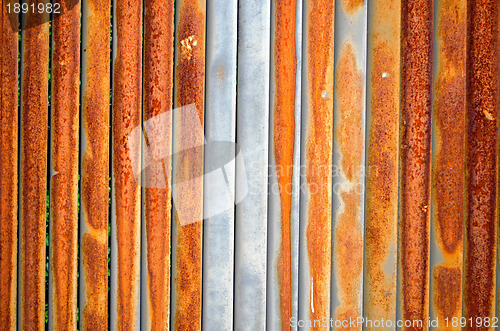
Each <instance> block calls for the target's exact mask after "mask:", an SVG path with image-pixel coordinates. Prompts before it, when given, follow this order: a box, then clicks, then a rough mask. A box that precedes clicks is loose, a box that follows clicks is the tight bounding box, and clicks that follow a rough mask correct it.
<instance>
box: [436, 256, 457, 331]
mask: <svg viewBox="0 0 500 331" xmlns="http://www.w3.org/2000/svg"><path fill="white" fill-rule="evenodd" d="M433 278H434V282H435V283H436V289H438V291H436V293H435V297H434V304H435V305H436V308H437V311H438V312H439V316H438V318H439V319H440V320H441V321H444V318H448V320H449V321H452V318H453V317H455V316H456V317H457V318H460V317H461V311H462V305H461V304H457V303H461V302H462V300H461V298H462V269H461V268H453V267H452V268H448V267H446V266H438V267H436V268H435V269H434V272H433ZM443 324H444V323H442V326H441V327H440V329H447V328H445V327H444V325H443ZM450 324H451V323H450ZM449 329H453V328H449ZM455 329H460V328H455Z"/></svg>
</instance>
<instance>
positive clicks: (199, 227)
mask: <svg viewBox="0 0 500 331" xmlns="http://www.w3.org/2000/svg"><path fill="white" fill-rule="evenodd" d="M176 11H177V13H178V15H176V25H177V26H176V28H177V30H176V38H175V40H176V43H175V47H176V59H175V65H176V66H175V70H176V72H175V101H174V103H175V107H176V108H178V107H182V106H188V105H190V104H194V105H195V106H196V111H197V113H196V115H197V117H198V118H199V123H200V124H201V127H202V128H203V126H204V97H205V95H204V90H205V24H206V2H205V0H194V1H188V0H181V1H179V2H177V4H176ZM193 124H194V123H191V122H190V121H189V119H188V118H186V117H184V116H182V115H181V114H179V116H178V117H174V126H175V129H174V130H175V131H176V134H175V137H176V138H174V144H176V146H178V147H179V146H180V147H182V146H185V145H186V144H190V143H192V142H195V143H197V144H203V139H204V137H203V133H202V132H198V131H196V130H193V127H192V125H193ZM174 164H175V165H174V185H177V183H176V182H177V181H181V180H182V178H183V177H186V175H189V174H201V173H202V169H203V153H202V150H198V151H197V152H195V153H191V154H190V155H188V156H187V157H179V158H178V159H177V160H174ZM202 179H203V178H202V177H197V178H196V179H194V180H193V181H192V182H191V185H188V186H189V187H188V188H183V187H182V185H179V186H178V187H177V190H176V189H174V191H173V195H174V204H176V206H175V212H174V220H173V222H174V224H173V233H172V235H173V240H174V241H173V243H175V244H173V245H172V250H175V254H174V255H173V261H172V266H173V271H172V273H173V278H172V279H173V284H172V296H173V297H172V305H173V306H172V315H173V316H172V326H171V327H172V329H174V330H200V329H201V294H202V291H201V284H202V279H201V275H202V237H203V233H202V231H203V222H202V219H203V180H202ZM179 211H186V212H187V213H186V214H184V217H188V218H189V219H184V220H181V219H180V216H181V215H180V214H179ZM181 221H182V222H183V224H185V225H182V224H181Z"/></svg>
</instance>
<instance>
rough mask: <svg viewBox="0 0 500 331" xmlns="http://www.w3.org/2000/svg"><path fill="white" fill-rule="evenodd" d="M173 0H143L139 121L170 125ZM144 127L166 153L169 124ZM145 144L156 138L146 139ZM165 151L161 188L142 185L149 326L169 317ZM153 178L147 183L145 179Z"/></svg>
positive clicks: (163, 325)
mask: <svg viewBox="0 0 500 331" xmlns="http://www.w3.org/2000/svg"><path fill="white" fill-rule="evenodd" d="M173 37H174V1H173V0H161V1H158V0H146V1H145V17H144V80H143V88H144V95H143V97H144V119H143V120H144V121H147V120H148V119H150V118H153V117H155V116H158V115H160V114H163V115H162V116H169V118H170V120H169V121H163V122H164V123H165V124H167V125H171V118H172V114H171V109H172V84H173V82H172V80H173V56H174V49H173V46H174V43H173ZM152 130H154V132H146V136H148V135H152V136H154V137H158V138H160V142H162V143H164V144H165V146H163V147H166V148H167V151H166V152H167V154H168V155H170V154H171V148H172V147H171V139H172V127H171V126H168V127H165V126H159V127H154V128H152ZM147 143H148V144H149V145H150V147H152V146H151V144H153V143H158V141H155V142H152V141H149V140H148V142H147ZM171 160H172V159H171V157H166V158H164V159H163V161H162V162H161V163H162V164H161V165H162V167H161V169H159V171H160V172H161V173H162V176H161V178H162V179H165V181H166V188H155V187H148V185H147V183H146V186H145V188H144V191H143V197H144V206H143V208H144V222H145V223H144V225H143V229H144V231H145V236H143V237H144V238H145V239H146V241H145V243H144V247H143V251H145V264H143V268H145V270H143V275H145V277H144V279H145V281H144V283H143V291H144V292H145V293H144V294H143V298H144V299H145V300H146V301H145V302H142V305H143V311H144V312H145V314H146V315H145V316H141V321H142V322H141V323H142V326H143V327H144V328H146V329H149V330H168V327H169V318H170V226H171V210H172V206H171V189H170V187H171V173H170V172H171V169H172V166H171ZM151 184H153V183H151Z"/></svg>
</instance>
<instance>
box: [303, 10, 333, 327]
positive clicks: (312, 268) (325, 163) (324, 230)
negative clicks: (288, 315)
mask: <svg viewBox="0 0 500 331" xmlns="http://www.w3.org/2000/svg"><path fill="white" fill-rule="evenodd" d="M304 6H305V8H304V14H305V17H304V25H305V26H304V35H303V38H304V39H303V40H304V49H303V52H304V53H303V61H304V66H303V67H304V69H303V71H302V78H303V95H302V98H303V107H302V111H303V115H302V137H303V138H302V139H303V140H302V146H301V148H302V149H303V150H302V162H301V164H302V166H301V168H302V167H304V171H303V170H302V169H301V174H302V173H303V172H304V173H303V175H304V176H303V178H302V183H301V212H300V214H301V219H302V220H303V221H302V223H301V228H300V259H301V260H302V261H303V263H301V264H300V271H299V272H300V274H299V319H301V320H305V321H307V323H306V329H312V330H320V329H328V328H325V327H324V326H322V325H321V324H319V323H316V322H317V321H318V320H319V321H321V319H322V318H323V317H325V316H326V317H329V316H330V284H331V275H330V272H331V257H332V256H331V228H332V149H333V146H332V145H333V144H332V143H333V77H334V76H333V58H334V19H335V17H334V16H335V5H334V2H333V1H326V0H325V1H324V0H309V1H305V2H304Z"/></svg>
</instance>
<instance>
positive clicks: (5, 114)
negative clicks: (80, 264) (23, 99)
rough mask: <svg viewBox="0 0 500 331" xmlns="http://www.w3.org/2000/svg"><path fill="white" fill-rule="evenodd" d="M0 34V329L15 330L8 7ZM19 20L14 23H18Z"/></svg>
mask: <svg viewBox="0 0 500 331" xmlns="http://www.w3.org/2000/svg"><path fill="white" fill-rule="evenodd" d="M6 3H7V1H6V0H3V1H2V3H1V4H0V6H1V7H0V10H1V11H2V13H1V15H2V20H1V22H0V24H1V31H0V34H1V35H0V36H1V37H0V38H1V42H0V75H1V80H0V84H1V85H0V128H1V132H0V164H1V167H0V284H2V285H1V286H0V329H1V330H15V329H16V325H17V320H16V303H17V189H18V188H17V180H18V178H17V161H18V156H17V153H18V147H17V144H18V142H17V141H18V128H17V125H18V100H17V98H18V97H17V93H18V87H17V78H18V61H17V56H18V36H19V34H18V32H17V31H13V29H12V27H11V25H10V22H9V16H8V12H7V7H6V6H5V4H6ZM17 23H18V20H17V17H16V18H15V19H14V24H17Z"/></svg>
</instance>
